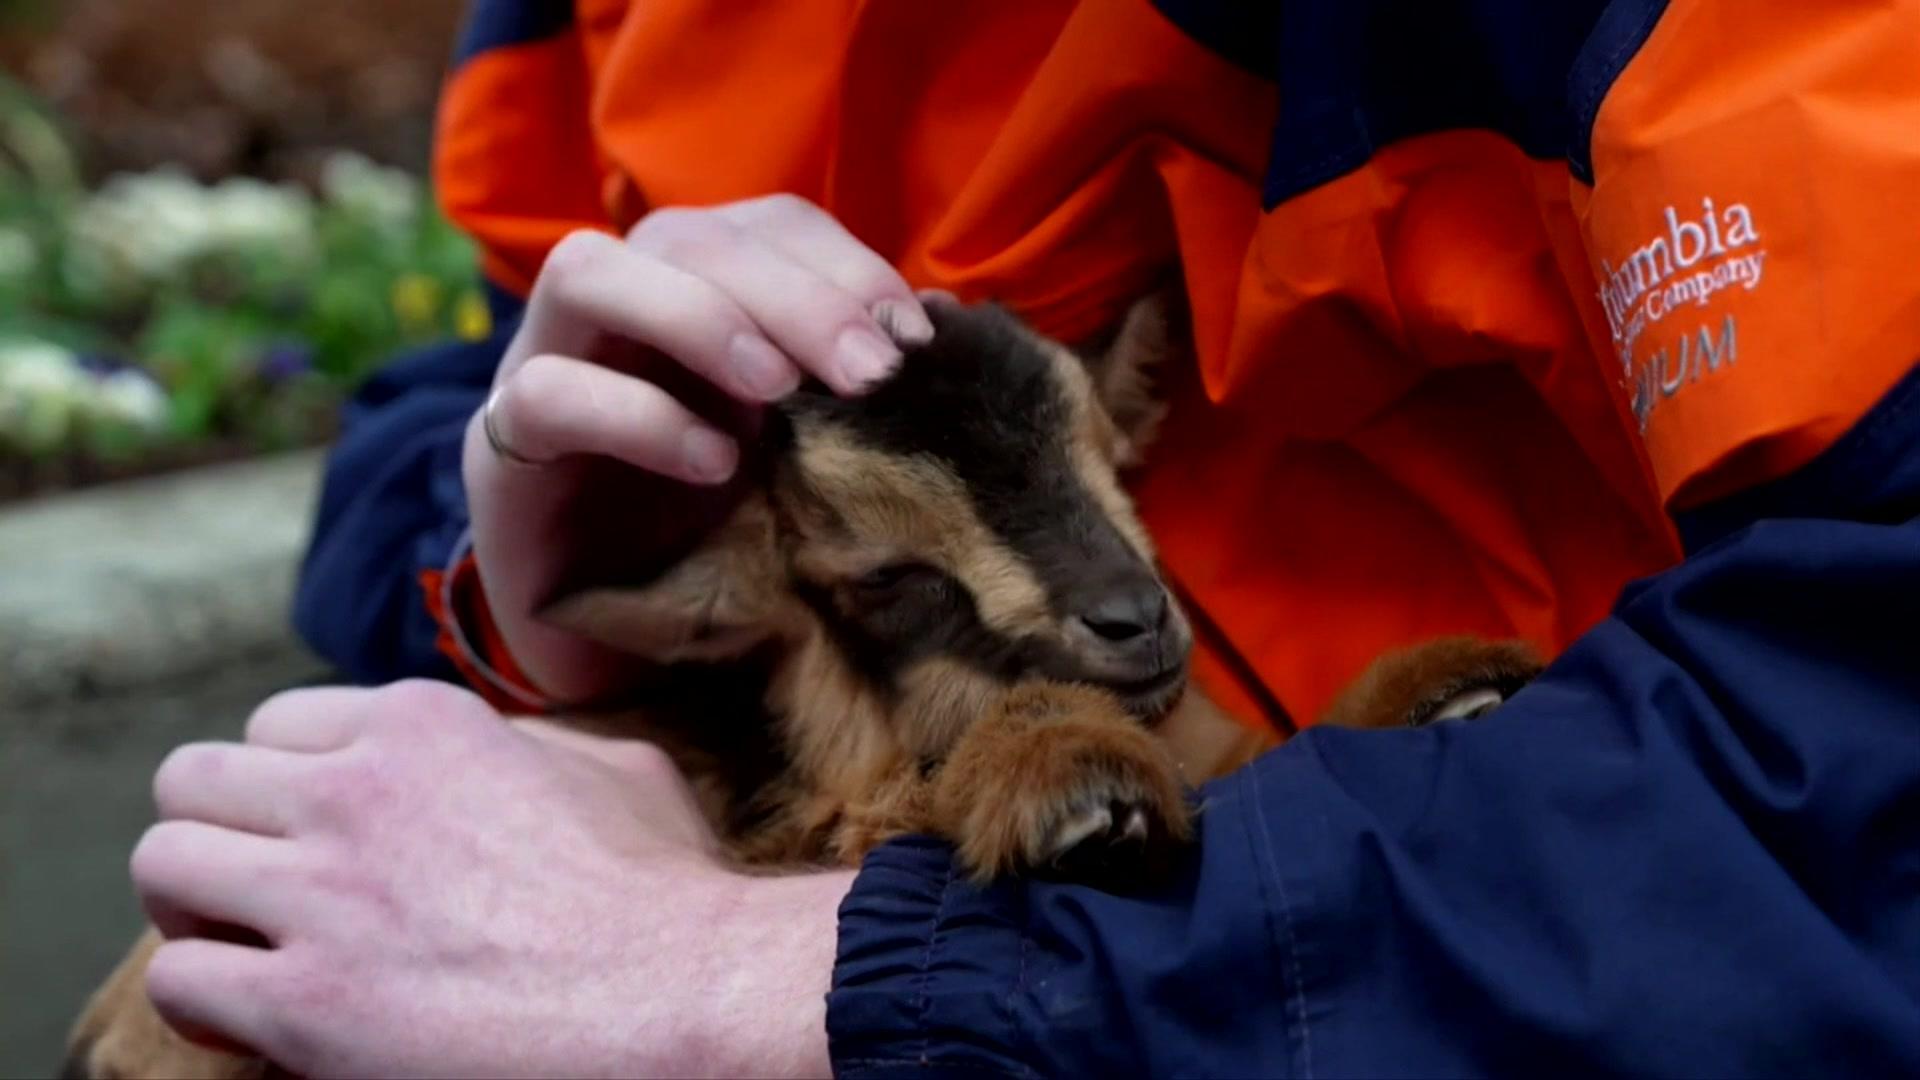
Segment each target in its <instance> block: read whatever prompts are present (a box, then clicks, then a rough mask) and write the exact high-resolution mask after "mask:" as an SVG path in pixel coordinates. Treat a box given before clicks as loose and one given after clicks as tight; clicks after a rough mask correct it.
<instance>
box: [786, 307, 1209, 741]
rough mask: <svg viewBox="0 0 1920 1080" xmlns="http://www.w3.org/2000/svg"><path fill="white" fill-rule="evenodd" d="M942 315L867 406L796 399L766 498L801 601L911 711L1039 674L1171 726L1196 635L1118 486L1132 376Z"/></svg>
mask: <svg viewBox="0 0 1920 1080" xmlns="http://www.w3.org/2000/svg"><path fill="white" fill-rule="evenodd" d="M930 313H931V315H932V316H933V320H934V324H935V327H936V333H935V335H934V338H933V340H932V342H931V343H930V344H928V345H926V346H924V347H921V348H916V349H912V350H909V351H908V354H907V356H906V359H905V361H904V362H903V364H902V365H901V368H900V370H899V372H898V373H897V374H896V375H894V376H893V377H892V378H890V379H889V380H888V381H886V382H885V383H883V384H881V385H880V386H879V387H877V388H876V389H874V390H873V391H872V392H871V393H869V394H867V395H865V396H863V397H860V398H856V399H841V398H835V397H832V396H830V395H827V394H824V393H812V392H802V393H800V394H798V395H796V396H795V397H793V398H792V399H790V400H789V401H788V402H786V403H784V404H783V405H782V408H781V412H782V414H783V416H784V418H785V421H786V426H787V430H788V431H789V433H790V436H791V442H790V443H789V444H788V445H787V446H786V447H785V449H784V452H783V453H782V454H781V455H780V456H779V459H778V462H777V465H776V468H775V473H774V479H773V485H772V492H771V494H772V498H773V504H774V507H775V510H776V519H777V521H778V525H777V528H776V532H777V535H778V537H779V544H780V547H781V555H782V561H783V562H784V563H785V566H786V572H787V574H788V575H789V578H790V581H791V582H792V587H793V590H794V592H795V594H796V595H798V596H799V597H800V599H801V600H802V601H803V602H804V603H805V605H806V606H807V607H808V608H809V609H810V610H811V612H812V613H813V615H814V616H815V617H816V618H817V619H818V620H819V622H820V624H821V625H822V626H823V627H824V629H825V631H826V633H827V634H828V635H830V637H831V639H832V640H833V641H834V642H835V643H836V644H837V645H838V647H839V650H840V651H841V652H843V653H844V654H845V656H846V658H847V661H848V662H849V664H850V665H851V666H852V667H853V669H854V671H855V672H856V673H857V674H858V675H859V676H860V677H861V678H863V679H865V680H868V681H870V682H873V683H876V684H878V685H879V686H880V687H882V688H883V689H885V690H886V691H888V692H889V693H891V694H893V695H895V696H897V697H901V698H906V699H912V698H927V699H929V700H930V701H931V700H933V699H938V698H942V697H945V698H950V699H966V698H969V697H971V696H973V695H972V694H971V693H970V691H979V690H984V689H987V688H988V687H991V686H1004V685H1007V684H1010V683H1012V682H1014V681H1017V680H1019V679H1021V678H1025V677H1041V678H1047V679H1057V680H1067V681H1075V682H1087V683H1094V684H1098V685H1100V686H1103V687H1106V688H1108V689H1110V690H1112V691H1113V692H1114V693H1115V694H1116V695H1117V696H1118V697H1119V698H1120V699H1121V700H1122V702H1124V703H1125V705H1126V706H1127V708H1128V709H1129V710H1130V711H1132V712H1134V713H1135V714H1136V715H1138V716H1140V717H1141V718H1143V719H1154V718H1157V717H1159V716H1160V715H1162V714H1163V713H1164V712H1165V711H1166V710H1167V709H1168V708H1169V707H1170V706H1171V705H1172V703H1173V702H1174V701H1175V699H1176V698H1177V697H1178V695H1179V693H1180V691H1181V689H1182V687H1183V685H1184V682H1185V677H1186V662H1187V654H1188V651H1189V649H1190V647H1191V645H1192V635H1191V632H1190V630H1189V629H1188V625H1187V621H1186V619H1185V617H1184V616H1183V615H1182V614H1181V612H1180V610H1179V607H1178V605H1177V604H1176V603H1175V602H1174V600H1173V598H1172V597H1171V596H1170V595H1169V594H1168V591H1167V589H1166V587H1165V585H1164V584H1163V583H1162V581H1161V579H1160V576H1159V574H1158V573H1157V572H1156V570H1155V566H1154V557H1153V549H1152V547H1151V545H1150V543H1149V542H1148V539H1147V536H1146V533H1145V530H1144V529H1142V527H1141V525H1140V522H1139V520H1138V518H1137V517H1136V516H1135V514H1134V512H1133V508H1132V506H1131V504H1130V503H1129V501H1128V499H1127V497H1126V495H1125V494H1124V493H1123V492H1122V491H1121V489H1120V485H1119V483H1118V482H1117V479H1116V470H1117V468H1118V467H1119V465H1120V464H1121V463H1122V462H1123V461H1124V460H1125V459H1126V457H1127V456H1128V455H1129V454H1130V453H1131V445H1132V435H1133V434H1134V433H1131V432H1128V431H1126V430H1123V428H1122V426H1121V425H1120V424H1118V423H1116V421H1115V416H1114V413H1113V411H1110V410H1109V408H1108V403H1107V401H1106V400H1103V398H1105V397H1108V396H1110V395H1103V394H1102V392H1101V390H1100V389H1099V388H1100V387H1103V386H1125V387H1129V388H1131V387H1132V386H1133V383H1134V382H1135V381H1136V380H1131V379H1118V380H1115V379H1110V378H1099V377H1098V376H1100V375H1101V374H1102V373H1101V372H1099V371H1097V370H1090V369H1089V367H1088V365H1087V364H1086V363H1083V362H1082V361H1081V360H1080V359H1079V358H1077V357H1076V356H1075V355H1074V354H1072V353H1070V352H1068V351H1067V350H1066V349H1064V348H1062V347H1060V346H1057V345H1054V344H1052V343H1050V342H1047V341H1044V340H1042V339H1040V338H1038V337H1035V336H1034V335H1032V334H1031V333H1029V332H1028V331H1026V330H1025V329H1023V328H1022V327H1021V326H1020V325H1019V324H1018V323H1017V322H1016V321H1015V320H1014V319H1013V318H1012V317H1011V316H1009V315H1007V314H1006V313H1004V312H1002V311H1000V310H998V309H995V308H990V307H989V308H964V309H963V308H960V307H958V306H954V305H950V304H936V305H934V306H933V308H932V310H931V312H930ZM1120 411H1121V412H1122V413H1124V412H1125V410H1124V408H1123V409H1121V410H1120Z"/></svg>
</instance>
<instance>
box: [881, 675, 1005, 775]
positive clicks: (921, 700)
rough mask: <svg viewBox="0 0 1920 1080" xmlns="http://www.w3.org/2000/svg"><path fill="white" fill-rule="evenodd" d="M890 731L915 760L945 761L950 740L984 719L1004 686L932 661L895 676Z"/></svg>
mask: <svg viewBox="0 0 1920 1080" xmlns="http://www.w3.org/2000/svg"><path fill="white" fill-rule="evenodd" d="M897 684H898V687H899V700H898V704H896V705H895V707H894V721H895V727H896V728H897V730H898V731H899V734H900V739H901V741H902V742H903V743H904V744H905V746H906V748H907V751H908V752H909V753H911V754H912V755H913V756H914V757H915V758H916V759H921V760H924V759H928V758H941V757H945V756H946V754H947V751H948V750H950V749H952V747H953V743H954V740H955V739H958V738H959V737H960V733H961V732H963V731H965V730H966V729H967V727H968V726H969V725H971V724H973V723H974V722H975V721H977V720H979V718H980V717H982V716H985V715H986V714H987V712H988V710H990V709H992V708H993V707H994V705H995V703H996V702H997V701H998V700H999V699H1000V698H1001V697H1002V696H1003V695H1004V694H1006V692H1007V687H1006V684H1004V683H1002V682H1000V680H998V679H995V678H993V677H992V676H990V675H987V674H985V673H983V672H981V671H978V670H976V669H974V668H971V667H969V666H967V665H966V664H963V663H960V662H958V661H955V660H949V659H947V658H945V657H940V656H935V657H929V658H927V659H925V660H921V661H919V662H918V663H915V664H914V665H913V666H911V667H909V668H908V669H907V670H906V671H904V672H902V673H901V674H900V677H899V678H898V680H897Z"/></svg>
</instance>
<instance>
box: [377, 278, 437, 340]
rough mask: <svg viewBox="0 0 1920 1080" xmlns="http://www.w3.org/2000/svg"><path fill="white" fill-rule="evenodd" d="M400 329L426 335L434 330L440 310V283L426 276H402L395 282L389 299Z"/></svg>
mask: <svg viewBox="0 0 1920 1080" xmlns="http://www.w3.org/2000/svg"><path fill="white" fill-rule="evenodd" d="M389 301H390V302H391V303H392V304H393V313H394V315H396V316H398V317H399V319H400V329H401V330H402V331H404V332H406V333H409V334H424V333H427V332H428V331H431V330H432V329H433V322H434V320H433V317H434V314H435V313H436V312H438V311H439V310H440V283H439V282H437V281H435V280H433V279H432V278H430V277H428V276H427V275H425V274H402V275H400V276H399V277H398V278H396V279H395V280H394V283H393V293H392V295H391V296H390V297H389Z"/></svg>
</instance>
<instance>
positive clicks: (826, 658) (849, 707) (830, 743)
mask: <svg viewBox="0 0 1920 1080" xmlns="http://www.w3.org/2000/svg"><path fill="white" fill-rule="evenodd" d="M882 694H883V691H881V690H880V689H878V688H876V687H874V686H872V685H870V684H869V683H867V681H866V680H864V679H862V678H860V677H859V675H858V674H857V673H855V672H854V670H853V669H852V667H851V666H849V665H848V663H847V661H846V658H845V657H844V656H842V655H841V653H840V651H839V650H838V649H836V648H835V647H834V646H833V644H832V643H831V642H830V641H829V640H828V639H827V635H826V633H825V632H824V631H823V630H820V629H819V628H817V627H816V628H815V629H814V631H813V632H812V633H811V634H810V635H808V637H807V638H806V639H805V640H803V641H801V642H800V643H798V644H797V645H796V646H795V648H794V651H793V653H792V654H790V656H789V658H788V660H787V662H786V663H784V664H782V665H781V667H780V671H779V674H778V675H777V676H776V677H775V679H774V683H773V685H772V686H771V687H769V688H768V692H767V705H768V707H769V709H770V710H771V711H772V712H773V713H774V714H775V715H777V716H780V717H782V718H784V728H785V730H784V731H783V735H784V737H785V742H786V744H787V746H788V748H789V750H790V751H791V753H792V754H793V759H794V760H793V765H794V770H795V771H796V772H797V773H798V774H799V775H800V776H801V777H802V778H804V779H805V781H806V782H807V783H808V784H810V785H811V786H813V787H815V788H818V789H821V790H824V791H828V792H841V793H846V792H856V791H864V790H868V789H870V788H871V787H872V786H873V785H874V784H876V783H878V782H880V780H881V779H882V778H884V777H885V776H887V775H889V774H890V773H891V772H893V771H895V770H897V769H899V768H901V767H902V766H903V763H906V762H910V761H911V760H912V757H911V755H910V754H909V753H908V752H907V750H906V749H905V747H904V746H902V744H901V742H900V738H899V736H898V735H897V734H896V733H895V732H894V730H893V728H892V725H891V724H890V723H889V722H888V709H887V702H886V701H885V700H884V699H883V697H882Z"/></svg>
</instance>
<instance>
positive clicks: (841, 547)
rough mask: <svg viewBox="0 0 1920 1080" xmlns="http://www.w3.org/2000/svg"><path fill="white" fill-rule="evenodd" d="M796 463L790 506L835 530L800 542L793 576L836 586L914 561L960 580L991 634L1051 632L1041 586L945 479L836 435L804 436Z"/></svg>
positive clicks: (940, 470)
mask: <svg viewBox="0 0 1920 1080" xmlns="http://www.w3.org/2000/svg"><path fill="white" fill-rule="evenodd" d="M798 460H799V466H798V470H797V472H798V479H797V481H796V482H795V483H796V487H797V486H798V485H804V489H805V490H804V491H799V490H795V491H792V492H790V493H789V499H790V501H793V502H795V503H805V502H808V501H811V502H814V503H817V504H818V509H817V510H816V512H815V513H814V514H813V515H812V521H814V522H815V523H820V522H823V521H824V520H825V519H826V518H828V517H831V519H832V521H833V527H832V528H830V529H829V528H824V527H816V528H815V529H814V530H812V533H811V535H807V536H804V537H802V538H801V539H800V541H799V543H798V546H797V547H796V549H795V553H794V569H795V571H796V572H798V573H799V574H800V575H801V576H802V577H804V578H806V579H808V580H810V581H813V582H815V583H817V584H821V585H832V584H835V583H838V582H841V581H845V580H847V579H849V578H853V577H857V576H858V575H860V574H863V573H865V572H867V571H868V570H871V569H873V568H874V567H876V566H878V565H881V564H883V563H886V562H890V561H892V560H895V559H903V558H904V559H915V560H919V561H923V562H927V563H929V564H931V565H934V566H937V567H939V568H940V569H942V570H945V571H946V572H947V573H949V574H952V575H953V576H954V577H955V578H957V579H959V581H960V583H961V584H963V585H965V586H966V588H967V591H968V592H969V593H970V594H971V595H972V597H973V602H974V604H975V606H976V608H977V609H978V611H979V613H980V620H981V621H982V622H983V623H985V624H986V625H987V626H988V627H989V628H990V629H992V630H994V631H996V632H998V633H1001V634H1004V635H1007V636H1009V637H1019V636H1023V635H1030V634H1050V633H1052V632H1054V630H1055V627H1054V621H1053V616H1052V613H1051V611H1050V610H1049V608H1048V606H1047V593H1046V590H1045V589H1044V588H1043V587H1042V586H1041V584H1040V581H1039V579H1038V578H1036V577H1035V576H1034V574H1033V571H1032V570H1031V569H1030V568H1029V567H1028V566H1027V564H1026V562H1025V560H1023V559H1021V558H1020V557H1019V555H1017V554H1016V553H1014V552H1013V551H1012V550H1011V549H1009V548H1008V547H1007V546H1006V545H1005V544H1003V543H1001V542H1000V540H999V538H998V537H996V536H995V535H994V533H993V531H992V530H991V529H989V528H987V526H986V524H985V523H984V522H982V521H981V520H980V517H979V515H978V514H976V513H975V512H974V509H973V504H972V501H971V500H970V499H968V497H967V493H966V488H965V486H964V485H963V483H962V482H961V480H960V479H959V478H958V477H956V476H955V475H953V473H952V472H951V471H950V470H948V469H946V468H944V467H943V466H941V465H940V464H939V463H938V462H936V461H933V460H932V459H929V458H917V457H902V456H900V455H897V454H888V453H884V452H882V451H879V450H874V449H872V448H869V447H866V446H862V445H860V444H859V443H857V442H855V441H853V440H852V439H851V438H849V437H848V436H847V435H846V434H845V433H843V432H840V431H835V430H832V429H813V430H807V431H803V432H802V433H801V435H800V445H799V454H798Z"/></svg>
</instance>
